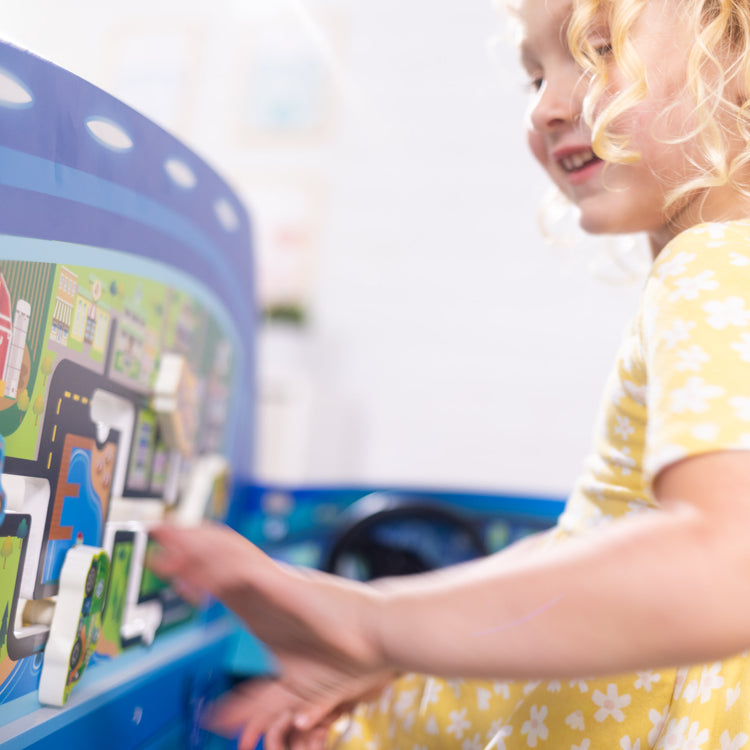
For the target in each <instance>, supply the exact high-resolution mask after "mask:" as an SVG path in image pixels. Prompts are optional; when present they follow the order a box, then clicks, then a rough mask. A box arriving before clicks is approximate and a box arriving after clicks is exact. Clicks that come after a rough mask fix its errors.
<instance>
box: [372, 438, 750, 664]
mask: <svg viewBox="0 0 750 750" xmlns="http://www.w3.org/2000/svg"><path fill="white" fill-rule="evenodd" d="M655 494H656V497H657V499H658V500H659V502H660V504H661V505H662V508H663V511H662V512H653V513H646V514H642V515H640V516H637V517H633V518H627V519H623V520H621V521H618V522H616V523H613V524H611V525H610V526H609V527H606V528H599V529H597V530H596V531H594V532H592V533H591V534H590V535H588V536H586V537H585V538H581V539H576V540H570V541H568V542H565V543H563V544H561V545H558V546H557V547H555V548H551V549H547V550H545V551H543V552H541V553H540V554H539V555H536V556H527V557H524V558H523V559H519V560H518V561H517V562H515V563H513V564H511V565H504V564H503V563H502V561H500V560H497V559H493V558H486V559H484V560H481V561H478V562H477V563H475V564H469V565H466V566H462V567H460V568H456V569H454V570H452V571H449V572H447V573H446V574H444V575H441V574H440V573H438V574H434V575H433V574H430V575H429V576H425V577H422V578H421V579H419V580H417V579H409V580H407V579H403V580H394V581H388V582H387V583H385V584H381V585H379V586H378V588H379V590H380V592H381V593H382V594H383V598H382V600H381V601H380V602H379V603H378V606H377V607H376V608H375V612H376V615H377V617H378V618H379V619H378V625H377V627H376V628H375V632H376V633H377V634H378V637H379V638H380V644H381V645H380V648H379V651H380V652H381V653H382V654H383V657H382V658H384V659H385V660H386V661H387V662H388V663H393V664H398V665H399V667H400V668H404V669H411V670H416V671H431V672H437V673H440V674H444V675H462V676H475V677H491V676H494V677H502V678H531V677H563V676H582V675H588V674H603V673H617V672H620V671H625V670H629V669H634V668H640V667H655V666H663V665H679V664H687V663H694V662H698V661H705V660H707V659H713V658H718V657H723V656H728V655H730V654H732V653H735V652H739V651H741V650H742V649H744V648H746V647H747V646H748V645H750V543H749V542H748V530H750V451H748V452H745V451H734V452H729V451H726V452H718V453H712V454H705V455H701V456H696V457H693V458H689V459H686V460H684V461H681V462H679V463H677V464H674V465H672V466H671V467H668V468H667V469H665V470H664V471H663V472H662V473H661V475H660V476H659V477H658V479H657V482H656V486H655Z"/></svg>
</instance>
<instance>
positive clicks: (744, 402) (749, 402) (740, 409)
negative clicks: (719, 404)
mask: <svg viewBox="0 0 750 750" xmlns="http://www.w3.org/2000/svg"><path fill="white" fill-rule="evenodd" d="M729 403H730V405H731V407H732V408H733V409H734V413H735V415H736V416H737V419H741V420H742V421H743V422H748V421H750V397H748V396H732V398H730V399H729Z"/></svg>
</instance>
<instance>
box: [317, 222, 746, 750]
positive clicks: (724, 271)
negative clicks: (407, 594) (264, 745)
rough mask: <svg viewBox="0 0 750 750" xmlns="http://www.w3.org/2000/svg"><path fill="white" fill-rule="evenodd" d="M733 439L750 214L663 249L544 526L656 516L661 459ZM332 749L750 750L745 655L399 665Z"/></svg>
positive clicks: (740, 416)
mask: <svg viewBox="0 0 750 750" xmlns="http://www.w3.org/2000/svg"><path fill="white" fill-rule="evenodd" d="M735 449H744V450H747V449H750V221H741V222H731V223H726V224H703V225H699V226H696V227H693V228H692V229H690V230H688V231H686V232H683V233H682V234H680V235H679V236H678V237H676V238H675V239H674V240H673V241H672V242H671V243H670V244H669V245H667V247H665V248H664V250H663V251H662V252H661V253H660V254H659V256H658V258H657V259H656V261H655V262H654V264H653V267H652V269H651V272H650V274H649V277H648V279H647V282H646V285H645V288H644V292H643V296H642V299H641V304H640V307H639V309H638V312H637V315H636V317H635V319H634V321H633V323H632V325H631V326H630V328H629V330H628V331H627V333H626V335H625V338H624V341H623V343H622V346H621V348H620V351H619V353H618V357H617V362H616V366H615V368H614V371H613V373H612V375H611V377H610V379H609V381H608V383H607V387H606V389H605V393H604V398H603V403H602V406H601V411H600V421H599V425H598V428H597V430H596V432H595V435H594V444H593V449H592V452H591V455H590V456H589V457H588V459H587V461H586V462H585V464H584V470H583V472H582V476H581V478H580V480H579V481H578V483H577V485H576V486H575V488H574V490H573V492H572V494H571V497H570V498H569V500H568V503H567V506H566V509H565V511H564V513H563V514H562V516H561V517H560V520H559V523H558V526H557V529H556V530H555V533H554V535H553V536H556V537H561V536H569V535H574V534H577V533H580V532H581V531H582V530H587V529H590V528H591V527H594V526H596V525H599V524H605V523H611V522H612V521H613V520H614V519H617V518H618V517H622V516H626V515H630V514H633V513H642V512H654V510H656V509H657V508H658V505H657V503H656V502H655V500H654V497H653V493H652V490H651V487H652V482H653V479H654V477H655V476H656V475H657V473H658V472H659V471H660V470H661V469H663V468H664V467H665V466H667V465H669V464H670V463H672V462H674V461H676V460H679V459H681V458H683V457H685V456H690V455H695V454H699V453H704V452H708V451H715V450H735ZM748 543H750V541H749V542H748ZM437 627H439V626H437ZM329 745H330V747H332V748H336V750H427V749H428V748H430V749H433V748H458V749H459V750H493V749H496V750H520V749H521V748H529V747H531V748H540V749H543V748H548V749H551V748H554V750H646V749H647V748H667V749H675V750H677V749H678V748H679V749H680V750H739V748H743V747H745V748H747V750H750V661H749V660H748V658H747V654H742V655H739V656H737V657H735V658H733V659H728V660H726V661H722V662H716V663H713V664H702V665H697V666H692V667H685V668H680V669H668V670H659V671H644V672H636V673H633V674H626V675H623V676H618V677H609V678H597V679H580V680H552V681H548V680H547V681H539V682H503V681H500V680H498V681H495V682H488V681H476V680H465V681H464V680H444V679H438V678H435V677H429V676H423V675H406V676H404V677H402V678H400V679H399V680H397V681H396V682H395V683H394V684H393V685H392V686H391V687H390V688H389V689H388V690H386V691H385V692H384V693H383V694H382V696H381V697H380V699H379V700H377V701H374V702H372V703H368V704H363V705H361V706H359V707H358V708H357V710H356V711H355V712H354V713H353V714H352V715H351V716H349V717H346V719H345V720H342V721H340V722H339V723H338V724H337V725H336V726H335V727H334V730H333V731H332V732H331V735H330V737H329Z"/></svg>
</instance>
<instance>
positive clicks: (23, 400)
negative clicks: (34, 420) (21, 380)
mask: <svg viewBox="0 0 750 750" xmlns="http://www.w3.org/2000/svg"><path fill="white" fill-rule="evenodd" d="M16 406H17V407H18V411H20V412H21V418H20V420H19V422H23V417H24V414H26V410H27V409H28V408H29V392H28V391H27V390H26V389H25V388H24V389H23V390H22V391H21V392H20V393H19V394H18V399H17V400H16Z"/></svg>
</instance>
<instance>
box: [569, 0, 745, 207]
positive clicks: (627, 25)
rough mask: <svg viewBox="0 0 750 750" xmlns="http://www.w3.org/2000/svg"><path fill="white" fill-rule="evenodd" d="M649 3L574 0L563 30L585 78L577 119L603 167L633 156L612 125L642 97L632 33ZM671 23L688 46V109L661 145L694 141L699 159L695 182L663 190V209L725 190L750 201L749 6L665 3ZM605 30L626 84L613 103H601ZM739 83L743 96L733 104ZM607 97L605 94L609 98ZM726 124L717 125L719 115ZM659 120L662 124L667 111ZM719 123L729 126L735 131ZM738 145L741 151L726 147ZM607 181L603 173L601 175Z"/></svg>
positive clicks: (644, 82)
mask: <svg viewBox="0 0 750 750" xmlns="http://www.w3.org/2000/svg"><path fill="white" fill-rule="evenodd" d="M652 1H653V0H574V1H573V14H572V16H571V20H570V24H569V26H568V44H569V46H570V49H571V51H572V53H573V55H574V57H575V58H576V60H577V61H578V63H579V64H580V65H581V66H582V68H583V69H584V70H585V71H586V72H587V73H590V74H591V84H590V88H589V94H588V96H587V99H586V103H585V105H584V117H585V118H586V120H587V122H588V124H589V125H590V127H591V130H592V145H593V148H594V151H595V152H596V154H597V155H598V156H600V157H601V158H603V159H605V160H606V161H608V162H614V163H621V164H623V163H624V164H627V163H632V162H634V161H637V160H638V159H639V158H640V154H639V153H638V152H637V151H636V150H634V149H633V148H632V147H631V144H630V142H629V140H628V138H627V136H626V135H623V134H620V133H617V132H616V130H615V128H614V127H613V123H614V121H615V120H616V119H617V118H618V117H619V116H621V115H622V114H624V113H625V112H627V111H628V110H629V109H630V108H631V107H633V106H634V105H636V104H638V103H639V102H641V101H643V100H644V99H645V98H646V96H647V94H648V77H647V71H646V70H645V68H644V65H643V62H642V60H641V59H640V57H639V56H638V52H637V50H636V48H635V46H634V44H633V39H632V34H633V27H634V25H635V23H636V21H637V20H638V18H639V16H640V14H641V12H642V11H643V9H644V8H645V7H646V5H648V3H649V2H652ZM672 5H673V9H674V13H675V23H676V24H677V23H680V24H687V26H686V27H685V28H687V29H688V30H689V31H690V32H691V36H692V38H693V39H694V43H693V45H692V47H691V49H690V51H689V53H688V61H687V78H686V83H685V86H686V89H687V91H689V93H690V94H691V95H692V97H693V101H694V102H695V109H694V118H692V119H691V120H690V121H689V123H685V126H684V128H683V132H680V133H676V134H675V135H674V137H672V138H670V139H669V140H668V141H665V142H666V143H669V144H672V145H674V144H681V143H686V142H687V141H690V140H692V139H696V142H697V143H698V145H699V147H700V148H699V151H700V154H701V157H702V160H701V163H695V164H694V166H695V177H694V178H692V179H690V180H689V181H687V182H685V183H682V184H679V185H674V186H670V187H671V190H670V193H669V195H668V198H667V205H668V206H670V205H674V204H676V203H679V202H681V201H682V200H684V199H685V198H686V197H688V196H689V195H690V194H692V193H693V192H694V191H697V190H701V189H705V188H708V187H715V186H717V185H727V184H730V185H731V186H732V187H734V188H736V189H737V190H739V191H740V192H742V193H743V194H745V195H748V196H750V180H749V179H748V178H747V177H743V176H742V175H743V173H744V171H745V169H744V168H745V167H746V166H747V165H748V163H750V102H749V101H748V100H747V96H748V92H750V0H672ZM602 25H606V26H607V27H608V29H609V35H610V37H609V42H610V44H611V53H612V54H613V55H614V61H615V63H616V64H617V67H618V69H619V70H620V71H621V72H622V74H623V76H624V77H625V79H626V80H627V81H628V85H626V86H625V87H624V88H623V89H622V90H620V91H619V92H618V93H617V94H616V95H615V96H614V97H613V98H612V99H610V100H609V101H607V102H606V103H602V99H601V95H602V94H603V93H604V92H605V91H606V90H607V85H608V81H607V62H606V59H605V58H604V57H603V56H602V50H601V49H597V43H596V41H592V39H593V40H596V39H597V37H596V36H594V33H595V30H596V29H601V27H602ZM730 82H732V83H733V84H737V83H739V85H740V89H741V90H742V91H744V92H745V95H744V96H743V97H742V100H741V101H737V100H736V99H737V96H736V93H734V92H736V90H737V86H736V85H733V86H732V87H731V88H730V87H729V83H730ZM608 93H609V92H608ZM720 111H721V112H724V113H728V114H729V117H723V118H721V121H720V120H719V118H717V116H716V115H717V114H718V113H719V112H720ZM660 116H661V117H664V118H668V117H669V116H670V112H669V111H665V112H663V113H662V114H661V115H660ZM720 122H724V123H725V122H730V123H734V124H735V126H734V127H735V130H734V132H729V130H730V128H729V127H726V126H723V125H722V124H720ZM738 137H739V139H740V144H741V148H739V149H737V148H731V147H730V143H736V142H737V138H738ZM605 176H606V172H605Z"/></svg>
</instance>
